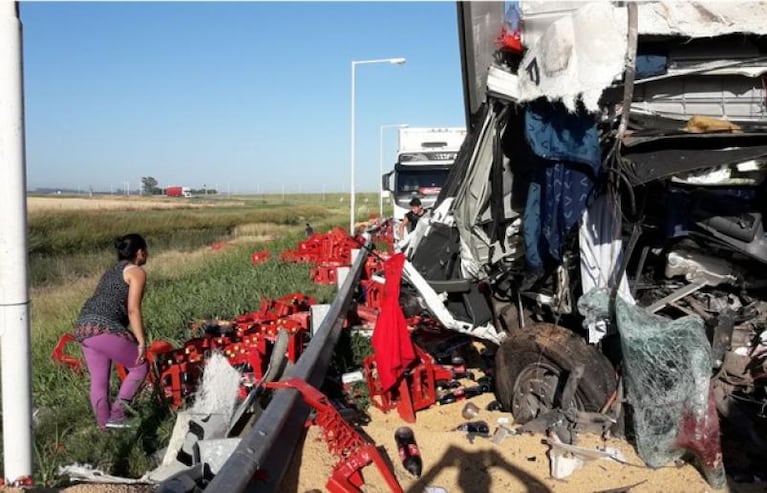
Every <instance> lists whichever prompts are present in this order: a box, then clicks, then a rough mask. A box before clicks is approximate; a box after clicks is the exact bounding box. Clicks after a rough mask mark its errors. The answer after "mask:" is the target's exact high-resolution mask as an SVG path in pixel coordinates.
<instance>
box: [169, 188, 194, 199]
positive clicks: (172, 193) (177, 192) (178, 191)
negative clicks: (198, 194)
mask: <svg viewBox="0 0 767 493" xmlns="http://www.w3.org/2000/svg"><path fill="white" fill-rule="evenodd" d="M165 195H166V196H168V197H191V196H192V194H191V193H190V192H189V189H188V188H187V187H166V188H165Z"/></svg>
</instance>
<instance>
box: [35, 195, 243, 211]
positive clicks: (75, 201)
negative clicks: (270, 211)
mask: <svg viewBox="0 0 767 493" xmlns="http://www.w3.org/2000/svg"><path fill="white" fill-rule="evenodd" d="M243 205H244V202H234V201H229V200H226V201H207V202H200V201H197V200H189V199H183V198H175V197H167V198H162V197H122V196H118V197H112V196H107V197H105V196H98V197H27V210H28V211H29V213H31V214H34V213H37V212H43V211H74V210H78V211H137V210H156V209H202V208H209V207H242V206H243Z"/></svg>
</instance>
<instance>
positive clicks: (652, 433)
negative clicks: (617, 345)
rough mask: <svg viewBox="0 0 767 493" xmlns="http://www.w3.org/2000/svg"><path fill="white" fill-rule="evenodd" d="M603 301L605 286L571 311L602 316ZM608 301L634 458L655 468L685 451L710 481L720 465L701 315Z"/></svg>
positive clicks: (707, 347)
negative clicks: (668, 314) (672, 314)
mask: <svg viewBox="0 0 767 493" xmlns="http://www.w3.org/2000/svg"><path fill="white" fill-rule="evenodd" d="M608 303H609V293H608V292H607V291H606V290H596V289H595V290H592V291H590V292H589V293H587V294H585V295H583V296H582V297H581V298H580V300H579V301H578V310H579V311H580V312H581V314H582V315H584V317H586V321H585V322H584V324H585V325H587V326H588V324H594V323H596V322H598V321H600V320H606V319H608ZM615 304H616V306H615V311H616V321H617V329H618V332H619V334H620V339H621V348H622V351H623V364H624V372H623V373H624V379H625V383H626V397H627V400H628V402H629V404H630V405H631V407H632V408H633V411H634V415H633V422H634V431H635V434H636V445H637V452H638V453H639V456H640V457H641V458H642V460H644V462H645V463H646V464H647V465H649V466H650V467H661V466H664V465H666V464H668V463H669V462H671V461H673V460H675V459H678V458H680V457H681V456H682V455H683V454H684V452H685V450H691V451H692V452H694V453H695V454H696V455H697V456H698V457H699V458H700V459H701V462H702V466H703V469H704V473H705V474H706V476H707V479H708V480H709V482H710V483H712V485H714V483H717V482H719V477H718V475H719V474H720V473H722V472H723V471H722V470H721V452H720V446H719V436H718V432H719V425H718V418H717V415H716V413H715V411H714V413H713V415H712V413H711V410H712V406H713V401H712V402H709V401H710V399H709V393H710V375H711V355H710V353H711V348H710V344H709V342H708V340H707V339H706V333H705V330H704V325H703V321H702V320H701V319H700V318H698V317H694V316H687V317H682V318H679V319H676V320H670V319H667V318H663V317H660V316H658V315H653V314H651V313H650V312H648V311H647V310H645V309H643V308H641V307H637V306H632V305H630V304H628V303H626V302H625V301H623V300H622V299H621V298H620V297H617V299H616V303H615ZM721 479H722V480H723V476H722V477H721Z"/></svg>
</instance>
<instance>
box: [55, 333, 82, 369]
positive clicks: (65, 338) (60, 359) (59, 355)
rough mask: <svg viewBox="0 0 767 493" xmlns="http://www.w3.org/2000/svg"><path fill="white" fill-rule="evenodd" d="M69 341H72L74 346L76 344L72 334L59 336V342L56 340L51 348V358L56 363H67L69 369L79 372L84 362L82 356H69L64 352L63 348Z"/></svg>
mask: <svg viewBox="0 0 767 493" xmlns="http://www.w3.org/2000/svg"><path fill="white" fill-rule="evenodd" d="M70 343H74V345H75V346H77V345H78V344H77V341H76V340H75V336H74V335H73V334H64V335H62V336H61V337H60V338H59V342H57V343H56V346H55V347H54V348H53V352H52V353H51V360H52V361H54V362H56V363H62V364H64V365H67V366H68V367H69V368H70V369H71V370H74V371H76V372H78V373H79V372H80V371H81V370H82V367H83V364H84V363H83V360H82V358H78V357H76V356H71V355H69V354H66V353H65V352H64V348H65V347H66V346H67V344H70Z"/></svg>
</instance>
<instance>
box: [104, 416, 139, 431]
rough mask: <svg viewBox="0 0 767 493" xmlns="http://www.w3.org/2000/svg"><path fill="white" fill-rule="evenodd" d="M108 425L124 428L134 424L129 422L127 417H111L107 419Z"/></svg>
mask: <svg viewBox="0 0 767 493" xmlns="http://www.w3.org/2000/svg"><path fill="white" fill-rule="evenodd" d="M106 427H107V428H111V429H113V430H123V429H126V428H133V424H132V423H131V422H129V421H128V419H127V418H122V419H110V420H109V421H107V424H106Z"/></svg>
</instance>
